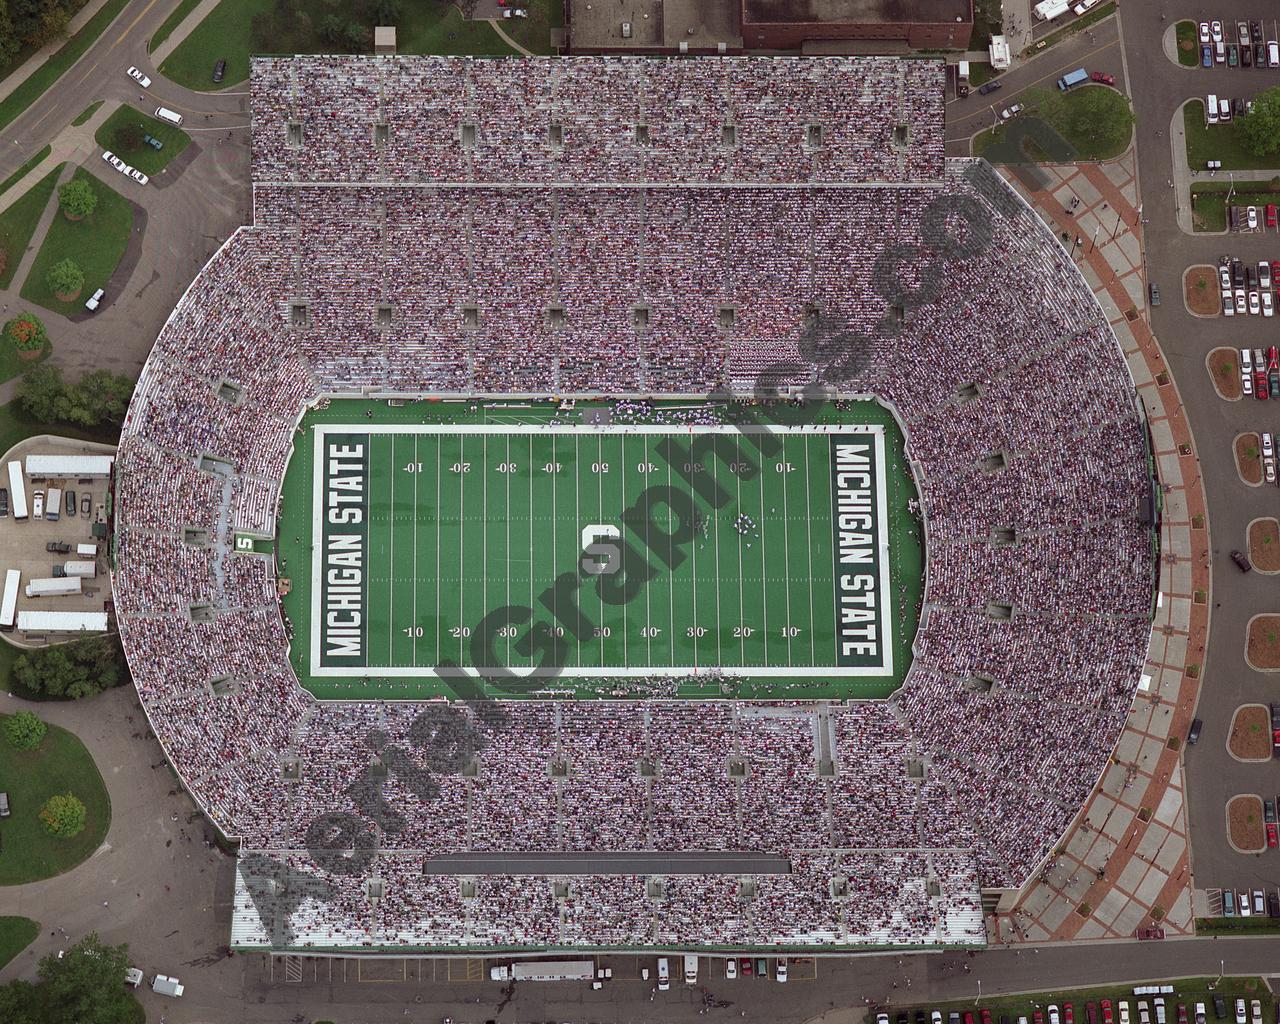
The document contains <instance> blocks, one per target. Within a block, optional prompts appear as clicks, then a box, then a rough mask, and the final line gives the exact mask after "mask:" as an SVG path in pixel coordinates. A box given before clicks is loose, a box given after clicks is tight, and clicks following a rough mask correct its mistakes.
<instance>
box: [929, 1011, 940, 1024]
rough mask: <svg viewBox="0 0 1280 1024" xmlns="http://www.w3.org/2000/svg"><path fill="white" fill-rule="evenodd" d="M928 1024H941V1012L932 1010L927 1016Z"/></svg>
mask: <svg viewBox="0 0 1280 1024" xmlns="http://www.w3.org/2000/svg"><path fill="white" fill-rule="evenodd" d="M929 1024H942V1011H941V1010H934V1011H933V1013H931V1014H929Z"/></svg>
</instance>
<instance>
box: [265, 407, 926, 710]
mask: <svg viewBox="0 0 1280 1024" xmlns="http://www.w3.org/2000/svg"><path fill="white" fill-rule="evenodd" d="M712 408H713V413H712V414H711V415H709V414H708V413H707V412H706V411H705V410H703V411H701V412H700V413H699V414H698V416H697V418H698V420H699V425H697V426H690V425H687V424H686V423H677V422H672V421H673V420H674V419H676V418H677V415H678V413H677V409H679V410H683V411H684V412H685V413H686V414H687V413H688V411H689V404H688V403H685V404H684V405H680V406H677V404H676V403H671V404H670V405H669V406H658V407H656V411H653V412H649V413H648V414H646V415H645V416H643V417H639V418H637V417H636V416H634V415H629V416H627V415H624V416H619V415H615V409H614V407H612V406H610V405H609V404H597V405H584V404H582V403H579V404H577V405H576V406H575V407H573V409H572V410H571V411H569V410H567V409H565V408H564V407H557V406H556V405H555V404H553V403H512V402H489V403H482V402H413V403H409V404H403V405H396V406H391V405H389V404H388V403H386V402H364V401H355V400H335V401H333V402H331V403H329V404H328V405H327V406H325V407H324V408H323V409H316V410H312V411H311V412H309V413H308V414H307V415H306V417H304V420H303V423H302V427H301V430H300V432H299V434H298V437H297V443H296V447H295V451H294V456H293V458H292V460H291V462H290V465H289V468H288V471H287V474H286V478H285V489H284V494H283V500H282V505H281V521H280V524H279V529H278V538H279V539H278V552H277V555H278V557H279V559H280V565H279V566H278V572H279V574H280V575H281V576H282V577H285V578H287V579H288V580H289V581H290V586H291V589H290V592H289V594H288V595H287V596H286V597H285V599H284V604H285V612H286V615H287V617H288V619H289V622H290V626H291V629H292V650H291V655H292V658H293V660H294V665H295V668H296V669H297V671H298V674H299V677H300V678H301V680H302V681H303V684H304V685H306V686H307V687H308V688H309V689H311V690H312V692H314V693H315V694H316V695H317V696H320V697H322V698H341V699H356V698H364V697H378V698H422V697H428V696H433V695H438V694H443V695H446V696H455V695H470V694H472V693H474V692H475V688H476V687H480V688H481V689H483V690H484V691H486V692H488V693H490V694H493V695H498V696H502V695H510V694H515V695H525V694H528V695H534V696H537V695H547V694H566V693H573V694H575V695H577V696H601V697H606V696H650V697H652V696H664V695H665V696H702V697H707V696H744V697H765V696H774V697H786V696H797V697H799V696H804V697H813V696H832V697H840V696H845V697H866V698H875V697H883V696H886V695H887V694H888V693H890V692H892V690H893V689H895V688H896V687H897V685H898V684H899V682H900V681H901V679H902V677H903V675H904V674H905V671H906V668H907V666H908V664H909V661H910V642H911V639H912V637H913V636H914V632H915V625H916V620H917V612H918V609H917V604H918V601H919V593H920V576H921V544H920V540H919V524H918V522H917V521H916V520H915V519H914V518H913V517H912V515H911V513H910V512H909V511H908V509H907V502H908V500H909V499H910V498H911V497H913V496H914V493H915V492H914V488H913V487H912V486H911V484H910V482H909V480H908V479H907V478H906V474H905V470H904V465H903V461H902V442H901V435H900V433H899V432H898V430H897V427H896V425H895V424H894V422H893V420H892V418H891V417H890V416H889V415H888V414H887V413H886V412H885V410H883V409H882V408H881V407H880V406H878V405H875V404H873V403H844V406H843V407H842V408H840V409H835V408H824V409H822V410H821V412H820V415H818V416H816V417H815V422H811V423H805V424H801V425H789V426H782V425H774V424H763V423H750V424H745V425H744V424H730V423H727V422H724V419H725V416H724V409H723V407H712ZM717 420H718V421H719V422H715V421H717ZM442 666H443V667H445V668H444V669H443V671H442ZM450 671H452V672H454V673H457V672H462V673H466V674H468V675H472V676H475V677H477V678H476V679H475V681H474V682H470V683H468V684H464V685H460V684H459V682H458V681H457V680H456V679H454V678H450V677H449V673H450ZM498 673H502V674H503V675H504V676H505V675H514V676H519V677H521V678H520V679H519V681H518V682H515V683H512V682H503V681H502V680H499V679H495V678H494V677H495V675H496V674H498Z"/></svg>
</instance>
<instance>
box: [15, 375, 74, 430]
mask: <svg viewBox="0 0 1280 1024" xmlns="http://www.w3.org/2000/svg"><path fill="white" fill-rule="evenodd" d="M66 390H67V389H66V386H65V385H64V384H63V383H62V371H61V370H60V369H58V368H57V367H56V366H51V365H50V364H49V363H41V364H40V365H39V366H35V367H32V368H31V369H30V370H28V371H27V372H26V373H25V374H23V377H22V383H21V384H20V385H19V386H18V401H19V402H20V403H21V404H22V408H23V410H24V411H25V412H26V414H27V415H28V416H30V417H31V418H32V419H33V420H36V421H37V422H40V423H55V422H57V419H58V403H59V402H60V401H62V400H63V398H64V396H65V394H66Z"/></svg>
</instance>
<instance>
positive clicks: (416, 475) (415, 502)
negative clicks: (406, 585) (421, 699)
mask: <svg viewBox="0 0 1280 1024" xmlns="http://www.w3.org/2000/svg"><path fill="white" fill-rule="evenodd" d="M391 468H392V469H393V470H394V469H395V466H392V467H391ZM421 476H422V474H421V473H419V472H418V435H417V434H414V435H413V622H411V623H410V624H409V625H410V627H411V628H410V630H409V635H410V637H411V638H412V639H413V664H414V665H415V666H416V665H417V664H418V483H419V478H420V477H421ZM392 564H393V565H394V563H392ZM391 634H392V636H394V635H395V629H394V628H393V629H392V631H391Z"/></svg>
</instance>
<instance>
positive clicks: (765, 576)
mask: <svg viewBox="0 0 1280 1024" xmlns="http://www.w3.org/2000/svg"><path fill="white" fill-rule="evenodd" d="M786 451H787V449H786V446H785V445H784V446H783V449H782V452H783V454H784V455H785V454H786ZM785 461H786V460H785V459H784V460H783V462H785ZM774 465H775V466H776V465H777V463H776V462H775V463H774ZM781 475H782V476H784V477H785V476H786V474H785V473H783V474H781ZM764 535H765V515H764V474H763V473H761V474H760V584H761V592H762V593H763V594H764V601H763V602H762V604H763V606H764V663H765V665H766V666H767V665H768V664H769V566H768V562H766V561H765V557H764ZM788 643H790V641H788Z"/></svg>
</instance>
